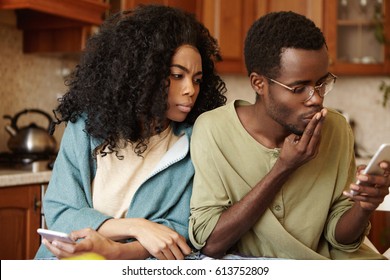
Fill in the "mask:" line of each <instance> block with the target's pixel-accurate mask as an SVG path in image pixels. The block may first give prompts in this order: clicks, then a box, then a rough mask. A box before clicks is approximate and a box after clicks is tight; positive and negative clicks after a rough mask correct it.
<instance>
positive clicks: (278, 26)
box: [244, 11, 326, 78]
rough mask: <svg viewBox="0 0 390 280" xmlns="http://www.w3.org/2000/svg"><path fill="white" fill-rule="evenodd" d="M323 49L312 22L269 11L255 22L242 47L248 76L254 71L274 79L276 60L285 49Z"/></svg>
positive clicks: (291, 13) (275, 76)
mask: <svg viewBox="0 0 390 280" xmlns="http://www.w3.org/2000/svg"><path fill="white" fill-rule="evenodd" d="M324 45H325V46H326V42H325V38H324V35H323V34H322V32H321V30H320V29H319V28H318V27H317V26H316V25H315V24H314V22H313V21H311V20H310V19H308V18H306V17H305V16H303V15H300V14H297V13H294V12H291V11H289V12H287V11H281V12H272V13H269V14H266V15H264V16H262V17H260V18H259V19H258V20H256V21H255V22H254V23H253V25H252V26H251V28H250V29H249V31H248V33H247V37H246V39H245V45H244V56H245V64H246V68H247V71H248V75H250V73H252V72H256V73H258V74H261V75H265V76H268V77H270V78H277V77H278V76H279V70H280V58H281V54H282V52H283V51H284V50H285V49H286V48H296V49H305V50H320V49H321V48H322V47H323V46H324Z"/></svg>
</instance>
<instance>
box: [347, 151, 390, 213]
mask: <svg viewBox="0 0 390 280" xmlns="http://www.w3.org/2000/svg"><path fill="white" fill-rule="evenodd" d="M389 174H390V144H383V145H381V146H380V147H379V149H378V151H377V152H376V153H375V155H374V156H373V157H372V159H371V160H370V162H369V164H368V165H367V167H366V168H365V169H364V170H363V171H361V172H359V174H358V176H357V179H358V180H357V181H356V183H355V184H351V187H350V190H349V191H345V192H344V195H346V196H348V197H350V198H351V199H353V200H354V201H360V205H361V206H362V208H364V209H367V210H375V209H376V208H377V207H378V206H379V204H381V203H382V202H383V200H384V198H385V196H386V195H388V194H389V185H390V177H389Z"/></svg>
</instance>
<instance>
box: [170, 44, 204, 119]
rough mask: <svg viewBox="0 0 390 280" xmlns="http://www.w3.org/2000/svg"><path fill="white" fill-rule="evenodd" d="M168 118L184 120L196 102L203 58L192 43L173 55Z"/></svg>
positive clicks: (180, 48)
mask: <svg viewBox="0 0 390 280" xmlns="http://www.w3.org/2000/svg"><path fill="white" fill-rule="evenodd" d="M169 81H170V86H169V90H168V111H167V119H168V120H171V121H175V122H182V121H184V120H185V118H186V117H187V115H188V113H189V112H190V111H191V109H192V107H193V106H194V104H195V101H196V98H197V97H198V94H199V90H200V83H201V81H202V59H201V56H200V54H199V51H198V50H197V49H196V48H195V47H193V46H190V45H183V46H181V47H179V48H178V49H177V50H176V52H175V54H174V55H173V57H172V63H171V75H170V76H169Z"/></svg>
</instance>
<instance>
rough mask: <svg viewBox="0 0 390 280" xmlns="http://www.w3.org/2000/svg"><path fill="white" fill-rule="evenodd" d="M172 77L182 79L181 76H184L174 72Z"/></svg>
mask: <svg viewBox="0 0 390 280" xmlns="http://www.w3.org/2000/svg"><path fill="white" fill-rule="evenodd" d="M171 77H172V78H174V79H180V78H181V77H183V75H181V74H174V73H172V74H171Z"/></svg>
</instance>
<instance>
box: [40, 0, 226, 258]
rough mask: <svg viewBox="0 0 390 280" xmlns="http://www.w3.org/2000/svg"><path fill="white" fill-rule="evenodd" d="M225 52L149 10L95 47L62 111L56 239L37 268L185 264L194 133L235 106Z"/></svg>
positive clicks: (186, 25) (122, 21)
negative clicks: (220, 66) (95, 260)
mask: <svg viewBox="0 0 390 280" xmlns="http://www.w3.org/2000/svg"><path fill="white" fill-rule="evenodd" d="M218 59H220V55H219V51H218V45H217V43H216V40H215V39H214V38H212V37H211V36H210V34H209V32H208V30H207V29H206V28H205V27H204V26H203V25H202V24H201V23H199V22H198V21H197V20H196V19H195V18H194V16H193V15H190V14H188V13H185V12H183V11H181V10H178V9H175V8H172V7H166V6H159V5H149V6H139V7H138V8H136V9H135V10H134V11H127V12H122V13H118V14H116V15H114V16H113V17H111V18H110V19H108V20H107V21H106V22H105V23H103V25H102V26H101V30H100V31H99V33H97V34H96V35H94V36H93V37H92V38H91V39H90V40H89V42H88V44H87V47H86V50H85V51H84V53H83V56H82V59H81V61H80V64H79V65H78V66H77V67H76V69H75V71H74V73H73V75H72V77H71V78H70V80H69V81H68V85H69V90H68V91H67V93H66V94H65V95H64V96H63V97H62V98H61V99H60V104H59V106H58V108H57V109H56V110H55V112H56V115H57V120H58V121H57V124H59V123H61V122H66V123H67V127H66V129H65V132H64V135H63V138H62V142H61V147H60V151H59V153H58V156H57V159H56V162H55V165H54V169H53V174H52V178H51V180H50V184H49V187H48V190H47V192H46V195H45V198H44V203H43V206H44V213H45V219H46V222H47V226H48V228H49V229H51V230H56V231H62V232H67V233H70V232H72V233H71V236H72V238H73V239H75V240H77V239H82V240H81V241H79V242H77V243H75V244H67V243H63V242H59V241H53V242H49V241H47V240H45V239H44V240H43V245H42V246H41V247H40V249H39V251H38V253H37V255H36V258H50V257H54V256H55V257H57V258H64V257H71V256H75V255H78V254H80V253H85V252H95V253H98V254H100V255H102V256H103V257H105V258H108V259H145V258H148V257H155V258H158V259H183V258H184V257H185V256H186V255H187V254H189V253H190V252H191V249H190V247H189V246H188V245H187V240H188V218H189V201H190V195H191V190H192V179H193V175H194V168H193V165H192V162H191V159H190V154H189V141H190V136H191V131H192V125H193V123H194V121H195V120H196V118H197V117H198V116H199V115H200V114H201V113H203V112H205V111H208V110H211V109H214V108H216V107H219V106H221V105H223V104H225V102H226V97H225V96H224V93H225V91H226V88H225V84H224V82H223V81H222V80H221V79H220V77H219V76H218V75H216V74H215V71H214V62H215V61H216V60H218Z"/></svg>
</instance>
